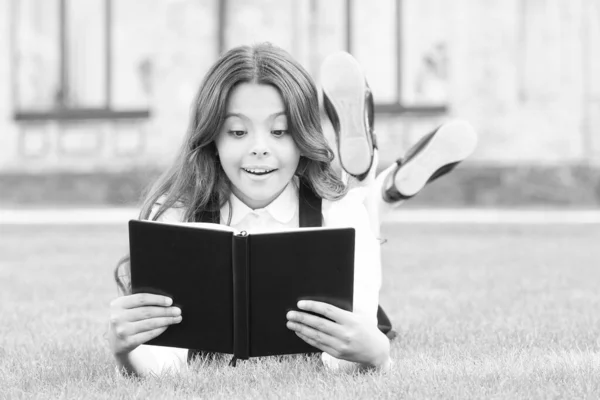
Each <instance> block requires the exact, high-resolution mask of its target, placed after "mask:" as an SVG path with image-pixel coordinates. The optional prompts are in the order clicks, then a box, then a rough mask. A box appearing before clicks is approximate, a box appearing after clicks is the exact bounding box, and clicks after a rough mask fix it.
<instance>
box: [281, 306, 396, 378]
mask: <svg viewBox="0 0 600 400" xmlns="http://www.w3.org/2000/svg"><path fill="white" fill-rule="evenodd" d="M298 308H300V309H301V310H304V311H311V312H314V313H317V314H320V315H322V316H324V317H327V318H329V319H326V318H323V317H319V316H315V315H312V314H308V313H304V312H299V311H290V312H288V313H287V318H288V323H287V327H288V328H289V329H291V330H293V331H294V332H295V333H296V335H298V336H299V337H300V338H301V339H302V340H304V341H305V342H306V343H308V344H310V345H312V346H314V347H316V348H318V349H320V350H322V351H324V352H326V353H329V354H330V355H331V356H333V357H335V358H339V359H343V360H348V361H353V362H357V363H360V364H363V365H366V366H374V367H378V366H382V365H384V364H386V363H388V362H389V354H390V343H389V340H388V339H387V337H386V336H385V335H384V334H383V333H382V332H381V331H380V330H379V328H377V325H375V324H373V323H372V322H370V321H366V320H365V319H364V318H363V317H361V316H359V315H357V314H353V313H351V312H349V311H346V310H342V309H341V308H338V307H335V306H332V305H331V304H327V303H322V302H319V301H310V300H302V301H299V302H298ZM330 320H331V321H330Z"/></svg>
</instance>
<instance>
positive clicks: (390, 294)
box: [0, 225, 600, 399]
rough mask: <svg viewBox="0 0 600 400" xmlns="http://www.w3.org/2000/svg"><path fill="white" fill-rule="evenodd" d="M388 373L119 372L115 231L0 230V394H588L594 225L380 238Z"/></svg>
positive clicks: (415, 232) (410, 230)
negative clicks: (114, 339) (111, 324)
mask: <svg viewBox="0 0 600 400" xmlns="http://www.w3.org/2000/svg"><path fill="white" fill-rule="evenodd" d="M385 234H386V236H387V238H388V242H387V243H386V244H385V245H384V246H383V252H384V254H383V257H384V287H383V290H382V296H381V297H382V298H381V302H382V304H383V305H384V307H385V309H386V310H387V311H388V313H389V314H390V316H391V318H392V320H393V322H394V324H395V326H396V328H397V329H398V331H399V333H400V335H399V338H398V339H397V340H396V341H395V342H394V343H393V357H394V360H395V368H394V370H393V372H391V373H388V374H372V373H367V374H361V375H356V376H351V375H346V374H343V373H331V372H328V371H326V370H324V369H323V368H322V367H321V366H320V364H319V361H318V360H315V359H305V358H304V357H287V358H283V359H272V358H267V359H260V360H251V361H247V362H243V363H240V364H241V365H239V366H238V367H237V368H230V367H228V366H227V361H228V359H220V360H214V361H210V362H206V363H197V364H195V365H193V366H192V367H191V368H190V370H189V371H186V372H184V373H181V374H179V375H177V376H163V377H157V378H148V379H145V380H138V379H127V378H122V377H118V376H116V374H115V372H114V367H113V365H114V364H113V362H112V358H111V355H110V354H109V353H108V351H107V349H106V346H105V342H104V339H103V334H104V332H105V326H106V323H107V315H108V310H107V309H108V303H109V302H110V300H111V299H112V298H113V297H114V296H115V295H116V289H115V287H114V285H113V283H112V268H113V265H114V262H115V260H116V259H117V258H118V257H119V256H120V255H122V254H123V253H124V252H125V251H126V249H127V235H126V228H125V226H119V227H117V226H0V301H1V303H0V304H1V308H0V321H1V324H0V398H2V399H4V398H40V399H45V398H72V399H78V398H106V399H118V398H122V399H129V398H148V397H150V398H157V399H158V398H206V399H212V398H289V397H291V398H303V399H304V398H339V399H346V398H372V397H377V398H394V399H395V398H402V397H406V398H585V397H588V398H598V397H600V340H599V338H600V226H486V225H481V226H480V225H393V226H391V225H390V226H386V227H385Z"/></svg>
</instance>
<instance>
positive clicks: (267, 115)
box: [215, 83, 300, 209]
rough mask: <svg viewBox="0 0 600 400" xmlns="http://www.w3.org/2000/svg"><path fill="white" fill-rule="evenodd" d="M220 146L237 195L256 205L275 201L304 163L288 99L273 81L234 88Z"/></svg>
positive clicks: (258, 206) (245, 202) (220, 152)
mask: <svg viewBox="0 0 600 400" xmlns="http://www.w3.org/2000/svg"><path fill="white" fill-rule="evenodd" d="M215 144H216V146H217V151H218V154H219V159H220V160H221V165H222V167H223V170H224V171H225V174H227V177H228V178H229V180H230V181H231V190H232V192H233V194H235V195H236V196H237V197H238V198H239V199H240V200H241V201H243V202H244V204H246V205H247V206H248V207H250V208H252V209H257V208H263V207H266V206H267V205H268V204H269V203H271V202H272V201H273V200H275V199H276V198H277V196H279V195H280V194H281V192H283V190H284V189H285V187H286V185H287V184H288V183H289V182H290V180H291V179H292V177H293V176H294V174H295V172H296V168H297V167H298V162H299V161H300V149H298V146H296V143H295V142H294V139H293V138H292V135H291V133H290V132H289V131H288V121H287V118H286V116H285V106H284V103H283V99H282V98H281V96H280V94H279V92H278V91H277V89H276V88H275V87H273V86H270V85H261V84H255V83H241V84H239V85H238V86H236V87H235V88H234V90H233V91H232V92H231V93H230V95H229V99H228V102H227V114H226V116H225V123H224V124H223V128H222V129H221V131H220V132H219V134H218V136H217V138H216V140H215Z"/></svg>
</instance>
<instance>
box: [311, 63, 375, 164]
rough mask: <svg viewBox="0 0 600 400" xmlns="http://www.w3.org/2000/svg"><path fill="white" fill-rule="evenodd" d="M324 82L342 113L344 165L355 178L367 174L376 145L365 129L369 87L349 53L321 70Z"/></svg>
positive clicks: (340, 135) (340, 146)
mask: <svg viewBox="0 0 600 400" xmlns="http://www.w3.org/2000/svg"><path fill="white" fill-rule="evenodd" d="M321 82H322V89H323V92H324V93H325V95H326V96H327V98H328V99H329V101H330V102H331V104H332V105H333V107H334V108H335V110H336V112H337V114H338V119H339V123H340V129H339V132H336V134H337V140H338V145H337V146H338V155H339V158H340V164H341V165H342V168H344V170H345V171H346V172H348V173H349V174H351V175H354V176H360V175H363V174H365V173H367V172H368V171H369V169H370V168H371V164H372V159H373V155H372V150H373V144H372V143H371V140H370V138H369V133H368V132H367V130H366V129H367V128H366V126H365V93H366V89H367V87H366V82H365V77H364V74H363V72H362V70H361V68H360V65H359V64H358V63H357V62H356V60H355V59H354V58H353V57H352V56H351V55H350V54H348V53H337V54H334V55H331V56H329V57H327V58H326V59H325V61H324V63H323V66H322V67H321Z"/></svg>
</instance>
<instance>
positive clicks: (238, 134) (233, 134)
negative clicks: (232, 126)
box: [229, 130, 246, 138]
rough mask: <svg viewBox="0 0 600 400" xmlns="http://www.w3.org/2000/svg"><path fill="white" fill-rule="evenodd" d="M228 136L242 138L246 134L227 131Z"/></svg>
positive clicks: (244, 132)
mask: <svg viewBox="0 0 600 400" xmlns="http://www.w3.org/2000/svg"><path fill="white" fill-rule="evenodd" d="M229 134H230V135H231V136H233V137H236V138H241V137H242V136H244V135H245V134H246V131H233V130H231V131H229Z"/></svg>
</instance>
